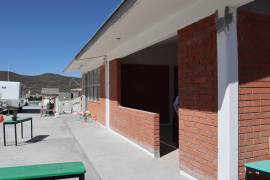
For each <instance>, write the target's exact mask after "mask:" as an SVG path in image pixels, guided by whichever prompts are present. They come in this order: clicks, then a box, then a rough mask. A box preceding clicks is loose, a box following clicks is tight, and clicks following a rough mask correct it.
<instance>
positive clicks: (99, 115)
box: [88, 65, 106, 126]
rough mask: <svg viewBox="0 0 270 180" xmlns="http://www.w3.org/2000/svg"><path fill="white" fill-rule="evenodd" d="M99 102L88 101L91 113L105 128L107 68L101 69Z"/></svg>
mask: <svg viewBox="0 0 270 180" xmlns="http://www.w3.org/2000/svg"><path fill="white" fill-rule="evenodd" d="M99 77H100V78H99V81H100V87H99V93H100V99H99V101H88V107H89V109H88V110H89V111H90V112H91V113H92V114H93V115H94V116H95V117H96V120H97V121H98V122H100V123H101V124H103V125H104V126H105V122H106V121H105V99H106V98H105V67H104V65H103V66H101V67H100V68H99Z"/></svg>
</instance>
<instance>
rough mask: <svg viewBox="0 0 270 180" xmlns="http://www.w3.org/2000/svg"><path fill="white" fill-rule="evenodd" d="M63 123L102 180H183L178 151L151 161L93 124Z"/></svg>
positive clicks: (68, 118) (76, 119)
mask: <svg viewBox="0 0 270 180" xmlns="http://www.w3.org/2000/svg"><path fill="white" fill-rule="evenodd" d="M64 119H66V123H67V124H68V126H69V127H70V129H71V131H72V133H73V134H74V137H75V138H76V139H77V141H78V143H79V144H80V146H81V147H82V149H83V150H84V151H85V154H86V155H87V157H88V158H89V160H90V161H91V162H92V164H93V165H94V167H95V170H96V171H97V172H98V174H100V177H101V179H103V180H167V179H168V180H185V179H186V178H185V177H183V176H181V175H180V173H179V160H178V158H179V156H178V150H175V151H173V152H171V153H169V154H167V155H165V156H163V157H162V158H158V159H155V158H152V157H150V156H149V155H148V154H146V153H145V152H143V151H141V150H140V149H138V148H137V147H135V146H133V145H131V144H130V143H128V142H127V141H125V140H123V139H122V138H121V137H119V136H118V135H116V134H114V133H112V132H111V131H109V130H108V129H106V128H104V127H103V126H101V125H100V124H98V123H96V122H83V121H82V120H79V119H78V118H76V117H71V116H67V117H66V118H64Z"/></svg>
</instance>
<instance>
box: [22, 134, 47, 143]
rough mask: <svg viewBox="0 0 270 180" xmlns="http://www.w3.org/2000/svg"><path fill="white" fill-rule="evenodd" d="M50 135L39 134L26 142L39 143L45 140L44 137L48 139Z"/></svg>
mask: <svg viewBox="0 0 270 180" xmlns="http://www.w3.org/2000/svg"><path fill="white" fill-rule="evenodd" d="M48 136H49V135H38V136H35V137H33V138H32V139H30V140H28V141H26V143H37V142H40V141H43V140H44V139H46V138H47V137H48Z"/></svg>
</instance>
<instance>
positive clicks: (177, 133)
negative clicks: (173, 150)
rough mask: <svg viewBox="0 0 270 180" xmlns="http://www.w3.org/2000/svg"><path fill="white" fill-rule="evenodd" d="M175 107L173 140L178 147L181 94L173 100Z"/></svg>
mask: <svg viewBox="0 0 270 180" xmlns="http://www.w3.org/2000/svg"><path fill="white" fill-rule="evenodd" d="M173 108H174V117H173V141H174V143H175V144H176V146H177V147H178V144H179V143H178V136H179V127H178V121H179V115H178V110H179V96H176V98H174V101H173Z"/></svg>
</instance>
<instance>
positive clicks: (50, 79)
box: [0, 71, 81, 94]
mask: <svg viewBox="0 0 270 180" xmlns="http://www.w3.org/2000/svg"><path fill="white" fill-rule="evenodd" d="M7 74H8V72H7V71H0V81H7ZM9 79H10V81H18V82H21V83H22V84H23V87H24V88H23V89H24V91H25V92H28V91H29V90H30V91H31V94H36V93H38V94H40V91H41V88H59V89H60V92H67V91H69V90H70V89H74V88H80V87H81V78H75V77H68V76H62V75H59V74H52V73H46V74H41V75H37V76H27V75H20V74H16V73H14V72H10V73H9Z"/></svg>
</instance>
